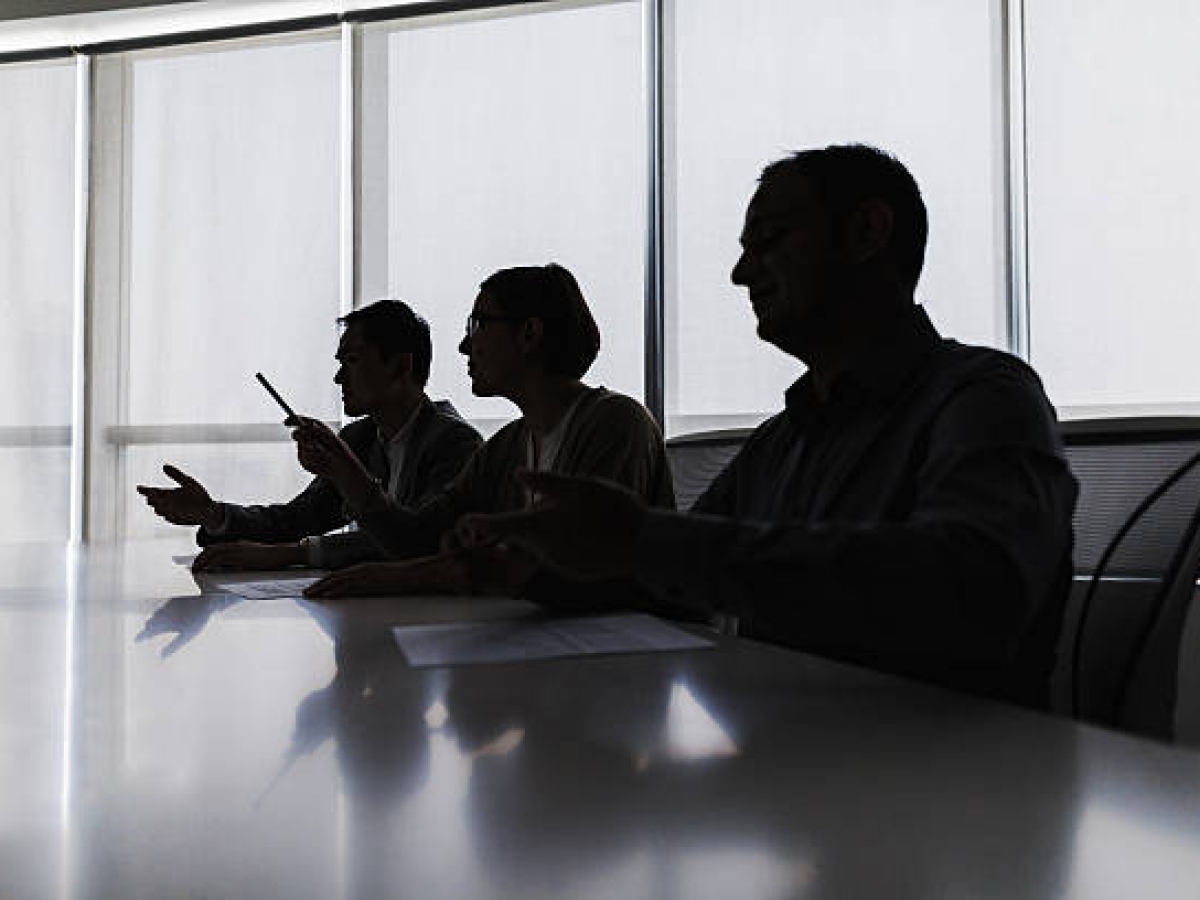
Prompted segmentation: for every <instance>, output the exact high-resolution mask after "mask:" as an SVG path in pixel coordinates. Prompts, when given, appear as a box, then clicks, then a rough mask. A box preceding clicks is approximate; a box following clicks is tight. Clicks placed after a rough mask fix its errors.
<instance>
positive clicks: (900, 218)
mask: <svg viewBox="0 0 1200 900" xmlns="http://www.w3.org/2000/svg"><path fill="white" fill-rule="evenodd" d="M780 176H800V177H803V178H805V179H806V180H807V181H808V183H809V184H810V185H811V186H812V189H813V193H814V195H815V197H816V199H817V201H818V202H819V203H820V204H821V205H822V206H823V207H824V208H825V210H826V212H827V213H829V215H830V217H831V219H832V221H833V223H834V225H835V226H837V227H841V226H842V225H844V224H845V222H846V221H847V219H849V217H850V215H851V214H852V213H853V212H854V211H855V209H857V208H858V205H859V204H860V203H862V202H863V201H864V200H871V199H879V200H882V201H883V202H884V203H886V204H887V205H888V206H889V207H891V210H892V215H893V224H892V238H891V242H890V244H889V247H890V248H891V251H892V257H893V259H895V261H896V266H897V269H898V270H899V273H900V276H901V277H902V278H904V279H905V281H906V282H907V285H908V287H909V288H915V287H916V286H917V280H918V279H919V278H920V277H921V268H922V266H923V265H924V264H925V243H926V240H927V239H928V237H929V216H928V214H927V213H926V211H925V201H924V200H922V199H921V190H920V188H918V187H917V182H916V180H915V179H914V178H913V177H912V175H911V174H910V173H909V171H908V169H906V168H905V167H904V164H903V163H901V162H900V161H899V160H898V159H896V158H895V157H894V156H892V155H891V154H889V153H885V152H884V151H882V150H880V149H878V148H877V147H871V146H869V145H867V144H833V145H831V146H828V147H822V148H816V149H812V150H802V151H800V152H799V153H794V154H792V155H791V156H788V157H784V158H783V159H780V160H776V161H775V162H773V163H771V164H770V165H768V166H767V167H766V168H765V169H763V171H762V174H761V175H760V176H759V179H758V180H759V183H760V184H766V183H767V182H768V181H770V180H772V179H775V178H778V177H780Z"/></svg>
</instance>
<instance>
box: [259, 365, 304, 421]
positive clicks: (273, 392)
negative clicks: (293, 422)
mask: <svg viewBox="0 0 1200 900" xmlns="http://www.w3.org/2000/svg"><path fill="white" fill-rule="evenodd" d="M254 377H255V378H257V379H258V383H259V384H261V385H262V386H263V387H265V388H266V389H267V393H268V394H270V395H271V396H272V397H273V398H275V402H276V403H278V404H279V405H280V406H282V407H283V411H284V412H285V413H287V414H288V418H289V419H296V418H299V417H298V416H297V415H296V414H295V413H294V412H292V408H291V407H290V406H288V405H287V403H286V402H285V401H284V399H283V398H282V397H280V396H279V391H277V390H275V388H273V387H271V382H269V381H267V379H266V378H265V377H264V376H263V373H262V372H255V373H254Z"/></svg>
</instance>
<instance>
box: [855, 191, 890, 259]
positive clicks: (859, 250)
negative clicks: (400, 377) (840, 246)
mask: <svg viewBox="0 0 1200 900" xmlns="http://www.w3.org/2000/svg"><path fill="white" fill-rule="evenodd" d="M895 221H896V214H895V213H894V212H893V211H892V208H891V206H889V205H888V204H887V203H886V202H884V201H883V200H880V199H879V198H877V197H875V198H871V199H867V200H864V201H862V203H860V204H859V205H858V209H856V210H855V211H854V215H852V216H851V217H850V222H849V224H848V226H847V229H846V232H847V233H846V249H847V251H848V252H849V254H850V259H851V260H853V261H854V262H856V263H863V262H866V261H867V260H869V259H871V258H873V257H874V256H876V255H877V254H878V253H879V252H880V251H881V250H883V249H884V248H885V247H887V246H888V245H889V244H891V242H892V229H893V228H894V227H895Z"/></svg>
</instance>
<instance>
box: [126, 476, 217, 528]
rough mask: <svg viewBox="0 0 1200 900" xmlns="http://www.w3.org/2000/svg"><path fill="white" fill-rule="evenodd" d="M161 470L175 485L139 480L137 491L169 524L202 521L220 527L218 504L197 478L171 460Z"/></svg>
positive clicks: (213, 526)
mask: <svg viewBox="0 0 1200 900" xmlns="http://www.w3.org/2000/svg"><path fill="white" fill-rule="evenodd" d="M162 468H163V472H164V474H166V476H167V477H168V478H170V479H171V480H172V481H174V482H175V483H176V484H177V485H179V486H178V487H173V488H165V487H150V486H148V485H144V484H139V485H138V486H137V492H138V493H139V494H141V495H142V496H143V497H145V498H146V503H147V505H149V507H150V508H151V509H153V510H154V511H155V512H156V513H157V514H158V515H160V516H162V517H163V518H164V519H166V520H167V521H168V522H170V523H171V524H172V525H202V526H204V527H206V528H209V529H215V528H218V527H220V524H221V505H220V504H219V503H216V502H215V501H214V500H213V499H212V497H210V496H209V495H208V491H206V490H205V489H204V485H202V484H201V483H200V482H199V481H197V480H196V479H195V478H192V476H190V475H188V474H187V473H186V472H183V471H182V470H180V469H177V468H175V466H172V465H170V464H167V465H165V466H163V467H162Z"/></svg>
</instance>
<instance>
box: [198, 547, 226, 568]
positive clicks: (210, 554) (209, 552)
mask: <svg viewBox="0 0 1200 900" xmlns="http://www.w3.org/2000/svg"><path fill="white" fill-rule="evenodd" d="M224 555H225V552H224V548H223V547H206V548H205V549H203V550H201V551H200V552H199V553H197V554H196V558H195V559H194V560H192V571H193V572H215V571H217V570H218V569H220V568H222V562H221V558H222V557H223V556H224Z"/></svg>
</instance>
